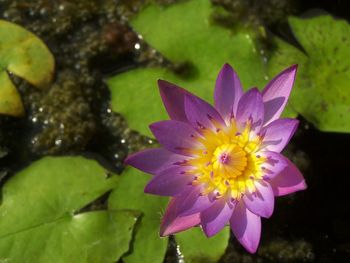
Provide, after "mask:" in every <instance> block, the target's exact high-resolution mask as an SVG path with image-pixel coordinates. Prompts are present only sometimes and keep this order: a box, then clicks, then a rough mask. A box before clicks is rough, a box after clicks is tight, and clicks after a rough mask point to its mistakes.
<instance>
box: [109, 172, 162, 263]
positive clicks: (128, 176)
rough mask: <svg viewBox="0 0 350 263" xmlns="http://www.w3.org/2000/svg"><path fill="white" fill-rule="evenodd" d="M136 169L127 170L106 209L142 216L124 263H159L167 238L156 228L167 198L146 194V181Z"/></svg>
mask: <svg viewBox="0 0 350 263" xmlns="http://www.w3.org/2000/svg"><path fill="white" fill-rule="evenodd" d="M149 179H150V176H147V175H145V174H143V173H141V172H139V171H137V170H136V169H131V168H127V169H126V170H125V171H124V172H123V174H122V176H121V178H120V180H119V183H118V185H117V187H116V188H115V190H114V191H113V192H112V193H111V195H110V197H109V209H132V210H138V211H141V212H142V213H143V216H142V217H141V218H140V221H139V224H138V225H137V227H136V234H135V237H134V240H133V243H132V246H131V251H130V253H129V254H127V255H125V256H124V257H123V261H124V262H125V263H139V262H152V263H162V262H163V260H164V256H165V252H166V249H167V244H168V239H167V238H160V237H159V225H160V220H161V217H162V212H163V211H164V209H165V206H166V204H167V202H168V200H167V198H164V197H158V196H152V195H148V194H145V193H144V192H143V189H144V187H145V185H146V183H147V181H149Z"/></svg>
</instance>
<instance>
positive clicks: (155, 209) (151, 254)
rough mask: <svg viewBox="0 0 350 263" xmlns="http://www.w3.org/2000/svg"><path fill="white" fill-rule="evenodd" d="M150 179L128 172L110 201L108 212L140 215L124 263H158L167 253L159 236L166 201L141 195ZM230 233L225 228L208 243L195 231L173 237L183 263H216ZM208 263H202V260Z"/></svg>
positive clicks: (198, 231)
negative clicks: (131, 211)
mask: <svg viewBox="0 0 350 263" xmlns="http://www.w3.org/2000/svg"><path fill="white" fill-rule="evenodd" d="M149 180H150V176H149V175H146V174H144V173H142V172H140V171H138V170H136V169H132V168H127V169H126V170H125V171H124V172H123V174H122V176H121V178H120V180H119V183H118V185H117V187H116V188H115V190H114V191H113V192H112V193H111V195H110V197H109V200H108V201H109V209H117V210H119V209H125V210H129V209H131V210H138V211H141V212H142V213H143V216H142V217H141V219H140V220H139V224H138V225H137V226H136V228H135V232H136V233H135V236H134V240H133V243H132V245H131V249H130V252H129V253H128V254H126V255H125V256H124V257H123V261H124V262H126V263H138V262H153V263H157V262H159V263H161V262H163V261H164V256H165V253H166V249H167V244H168V238H166V237H162V238H161V237H160V236H159V228H160V222H161V218H162V214H163V213H164V211H165V208H166V204H167V203H168V199H167V198H165V197H158V196H153V195H149V194H144V192H143V189H144V187H145V186H146V184H147V182H148V181H149ZM229 235H230V231H229V229H228V228H225V229H224V230H223V231H221V232H220V233H219V234H218V235H217V236H215V237H212V238H210V239H208V238H207V237H206V236H205V235H204V234H203V233H202V231H201V230H200V228H198V227H196V228H194V229H191V230H187V231H185V232H183V233H180V234H177V235H176V236H175V238H176V241H177V242H178V244H179V245H180V249H181V252H182V253H183V255H184V256H185V260H186V262H194V263H196V262H198V263H199V262H216V261H217V260H218V259H219V258H220V257H221V256H222V255H223V253H224V252H225V249H226V247H227V244H228V239H229ZM204 258H205V259H206V260H207V261H201V260H203V259H204Z"/></svg>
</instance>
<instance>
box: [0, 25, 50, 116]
mask: <svg viewBox="0 0 350 263" xmlns="http://www.w3.org/2000/svg"><path fill="white" fill-rule="evenodd" d="M53 71H54V59H53V56H52V54H51V53H50V51H49V50H48V48H47V47H46V45H45V44H44V43H43V42H42V41H41V40H40V39H39V38H37V37H36V36H35V35H34V34H32V33H30V32H29V31H27V30H25V29H24V28H22V27H20V26H18V25H16V24H13V23H10V22H7V21H4V20H0V87H1V88H0V113H1V114H7V115H12V116H21V115H23V114H24V109H23V105H22V101H21V98H20V96H19V93H18V91H17V90H16V87H15V86H14V84H13V83H12V81H11V80H10V78H9V75H8V74H9V73H11V74H15V75H16V76H19V77H21V78H23V79H25V80H27V81H28V82H29V83H31V84H33V85H34V86H36V87H38V88H45V87H47V85H48V84H49V83H50V82H51V80H52V77H53Z"/></svg>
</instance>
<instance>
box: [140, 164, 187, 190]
mask: <svg viewBox="0 0 350 263" xmlns="http://www.w3.org/2000/svg"><path fill="white" fill-rule="evenodd" d="M193 179H194V178H193V175H189V174H186V167H181V166H174V167H170V168H168V169H166V170H163V171H162V172H160V173H159V174H158V175H156V176H154V177H153V178H152V180H151V181H149V183H148V184H147V185H146V187H145V193H150V194H155V195H163V196H175V195H177V194H180V193H181V192H182V191H183V190H184V189H185V187H186V186H188V184H189V183H190V182H191V181H192V180H193Z"/></svg>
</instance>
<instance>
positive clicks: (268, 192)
mask: <svg viewBox="0 0 350 263" xmlns="http://www.w3.org/2000/svg"><path fill="white" fill-rule="evenodd" d="M255 187H256V192H255V193H253V194H251V193H247V194H245V195H244V197H243V201H244V203H245V205H246V207H247V208H248V209H249V210H250V211H251V212H252V213H254V214H256V215H259V216H262V217H265V218H269V217H270V216H271V215H272V213H273V208H274V205H275V196H274V194H273V190H272V187H271V186H270V184H269V183H267V182H263V181H256V182H255Z"/></svg>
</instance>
